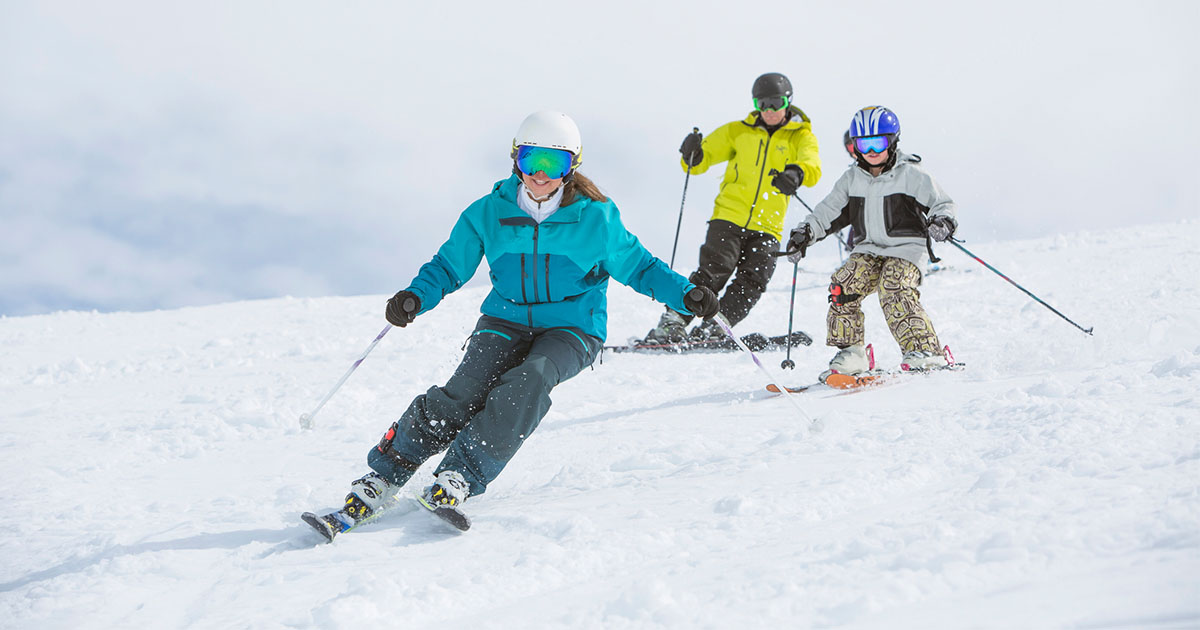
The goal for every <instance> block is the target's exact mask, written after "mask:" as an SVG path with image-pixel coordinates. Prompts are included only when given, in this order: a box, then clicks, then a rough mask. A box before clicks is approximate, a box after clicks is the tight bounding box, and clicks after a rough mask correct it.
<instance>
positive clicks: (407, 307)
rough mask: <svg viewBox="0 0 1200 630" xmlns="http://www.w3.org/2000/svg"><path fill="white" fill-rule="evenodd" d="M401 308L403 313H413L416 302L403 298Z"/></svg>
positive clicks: (412, 299) (409, 298)
mask: <svg viewBox="0 0 1200 630" xmlns="http://www.w3.org/2000/svg"><path fill="white" fill-rule="evenodd" d="M401 306H403V307H404V312H405V313H415V312H416V310H417V300H416V299H415V298H411V297H407V298H404V304H402V305H401Z"/></svg>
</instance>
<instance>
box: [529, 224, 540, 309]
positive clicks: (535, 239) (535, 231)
mask: <svg viewBox="0 0 1200 630" xmlns="http://www.w3.org/2000/svg"><path fill="white" fill-rule="evenodd" d="M539 227H541V226H539V225H535V226H533V260H531V261H529V262H530V263H531V264H530V266H529V269H530V270H531V271H532V272H533V273H532V274H531V275H532V276H533V301H534V303H535V304H536V303H540V302H541V299H540V298H539V297H538V285H537V259H538V254H537V246H538V228H539Z"/></svg>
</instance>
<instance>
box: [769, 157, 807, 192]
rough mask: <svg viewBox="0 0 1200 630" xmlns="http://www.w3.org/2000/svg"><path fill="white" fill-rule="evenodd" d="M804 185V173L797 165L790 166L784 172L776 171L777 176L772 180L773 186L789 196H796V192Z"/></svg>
mask: <svg viewBox="0 0 1200 630" xmlns="http://www.w3.org/2000/svg"><path fill="white" fill-rule="evenodd" d="M803 183H804V171H803V170H801V169H800V167H799V166H796V165H795V164H788V165H787V166H785V167H784V168H783V171H782V172H781V171H775V176H774V177H772V178H771V185H772V186H774V187H775V188H777V189H779V192H781V193H783V194H785V195H788V196H791V195H794V194H796V190H797V189H799V188H800V184H803Z"/></svg>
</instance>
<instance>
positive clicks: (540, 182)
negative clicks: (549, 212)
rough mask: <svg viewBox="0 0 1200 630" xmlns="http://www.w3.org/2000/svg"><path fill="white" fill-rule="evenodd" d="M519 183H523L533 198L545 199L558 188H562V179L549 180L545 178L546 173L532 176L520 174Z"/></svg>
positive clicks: (537, 173) (541, 172)
mask: <svg viewBox="0 0 1200 630" xmlns="http://www.w3.org/2000/svg"><path fill="white" fill-rule="evenodd" d="M521 181H522V182H524V183H525V187H526V188H528V189H529V192H531V193H533V196H534V197H537V198H538V199H545V198H547V197H549V196H550V195H553V194H554V191H556V190H558V187H559V186H562V181H563V178H561V177H559V178H558V179H550V178H549V177H547V176H546V171H538V172H536V173H534V174H533V175H526V174H525V173H521Z"/></svg>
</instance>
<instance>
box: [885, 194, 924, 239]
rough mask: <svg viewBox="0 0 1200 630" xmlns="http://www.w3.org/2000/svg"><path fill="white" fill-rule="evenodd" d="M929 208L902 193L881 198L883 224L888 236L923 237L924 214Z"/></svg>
mask: <svg viewBox="0 0 1200 630" xmlns="http://www.w3.org/2000/svg"><path fill="white" fill-rule="evenodd" d="M928 213H929V208H926V207H925V206H923V205H921V204H920V203H918V202H917V200H916V199H914V198H912V197H911V196H909V195H906V194H904V193H896V194H894V195H888V196H886V197H884V198H883V226H884V230H885V231H886V232H887V235H888V236H894V237H916V238H924V237H925V215H927V214H928Z"/></svg>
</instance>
